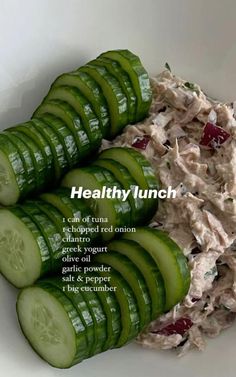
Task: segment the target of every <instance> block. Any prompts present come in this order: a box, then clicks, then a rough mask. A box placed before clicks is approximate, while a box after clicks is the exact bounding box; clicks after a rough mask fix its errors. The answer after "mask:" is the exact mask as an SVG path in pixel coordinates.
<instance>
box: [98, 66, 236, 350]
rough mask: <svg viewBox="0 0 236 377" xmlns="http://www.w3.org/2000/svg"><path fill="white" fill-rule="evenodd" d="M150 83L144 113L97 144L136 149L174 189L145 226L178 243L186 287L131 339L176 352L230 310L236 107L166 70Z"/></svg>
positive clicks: (235, 310) (235, 246)
mask: <svg viewBox="0 0 236 377" xmlns="http://www.w3.org/2000/svg"><path fill="white" fill-rule="evenodd" d="M152 89H153V103H152V106H151V111H150V116H149V118H147V119H145V121H143V122H141V123H138V124H136V125H130V126H128V127H126V129H125V130H124V133H123V134H122V135H121V136H118V137H117V138H116V139H115V140H114V141H113V142H107V141H104V143H103V146H102V148H103V149H105V148H107V147H111V146H129V147H133V148H137V149H138V150H139V151H141V152H142V153H143V154H144V155H145V156H146V157H147V158H148V159H149V161H150V162H151V164H152V166H153V167H154V169H155V172H156V175H157V177H158V179H159V181H160V187H161V188H164V189H167V188H168V187H169V186H172V188H174V189H175V190H176V191H177V196H176V198H174V199H173V198H172V199H166V200H162V201H161V202H160V206H159V209H158V211H157V213H156V215H155V216H154V218H153V221H152V223H151V224H150V226H151V227H156V228H159V229H163V230H165V231H166V232H167V233H168V234H169V236H170V237H171V238H172V239H174V240H175V241H176V242H177V243H178V244H179V245H180V246H181V247H182V249H183V251H184V254H185V255H186V256H187V258H188V262H189V267H190V269H191V286H190V290H189V292H188V295H187V297H186V298H185V300H184V301H183V302H182V303H180V304H178V305H177V306H175V308H174V309H173V310H171V311H170V312H168V313H166V314H165V315H163V316H161V317H160V318H158V319H157V320H156V321H154V322H152V323H151V324H150V326H149V327H148V328H147V329H146V330H145V331H144V332H143V333H141V334H140V335H139V337H138V339H137V341H138V343H141V344H142V345H144V346H146V347H150V348H157V349H158V348H159V349H172V348H175V349H177V351H178V354H180V355H183V354H184V353H186V352H187V351H188V350H189V349H192V348H198V349H199V350H203V349H204V347H205V343H206V339H207V337H214V336H216V335H218V334H219V333H220V332H221V331H222V330H223V329H226V328H227V327H229V326H231V325H232V323H233V322H234V319H235V316H236V241H235V240H236V120H235V118H236V117H235V113H236V107H235V104H234V103H233V104H232V103H231V104H225V103H220V102H218V101H215V100H213V99H211V98H209V97H207V96H206V95H205V94H204V92H203V91H202V90H201V88H200V87H199V86H198V85H197V84H193V83H190V82H186V81H184V80H182V79H180V78H178V77H176V76H175V75H173V74H172V73H171V72H170V70H168V69H166V70H165V71H164V72H162V73H161V74H160V75H158V76H157V77H155V78H153V79H152Z"/></svg>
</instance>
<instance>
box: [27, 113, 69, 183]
mask: <svg viewBox="0 0 236 377" xmlns="http://www.w3.org/2000/svg"><path fill="white" fill-rule="evenodd" d="M31 122H32V124H33V125H34V128H35V129H36V130H37V131H38V132H40V133H41V134H42V136H43V137H44V139H45V140H46V141H47V144H48V145H50V149H51V152H52V156H53V176H54V178H55V180H56V181H58V180H59V179H60V178H61V177H62V175H63V174H64V173H65V172H66V171H67V170H68V166H69V164H68V161H67V159H66V156H65V152H64V149H63V146H62V144H61V142H60V140H59V138H58V136H57V134H56V133H55V132H54V130H53V129H51V128H50V127H49V126H48V125H47V123H45V122H44V120H43V119H35V118H34V119H32V120H31Z"/></svg>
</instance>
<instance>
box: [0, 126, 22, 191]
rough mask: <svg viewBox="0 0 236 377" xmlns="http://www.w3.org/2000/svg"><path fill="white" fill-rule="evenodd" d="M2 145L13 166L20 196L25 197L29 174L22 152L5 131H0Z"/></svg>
mask: <svg viewBox="0 0 236 377" xmlns="http://www.w3.org/2000/svg"><path fill="white" fill-rule="evenodd" d="M0 146H1V151H2V152H3V153H4V155H5V156H6V157H7V159H8V161H9V162H10V164H11V166H12V170H13V172H14V175H15V179H16V182H17V185H18V189H19V194H20V198H24V197H25V196H26V194H27V175H26V172H25V169H24V165H23V161H22V159H21V157H20V154H19V152H18V150H17V149H16V148H15V146H14V144H12V143H11V141H10V139H9V138H8V136H7V135H5V134H4V133H3V132H1V133H0Z"/></svg>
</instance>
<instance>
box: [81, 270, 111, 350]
mask: <svg viewBox="0 0 236 377" xmlns="http://www.w3.org/2000/svg"><path fill="white" fill-rule="evenodd" d="M80 275H81V276H82V275H83V274H80ZM74 286H75V287H77V288H81V287H85V286H89V285H88V284H86V283H80V282H75V283H74ZM80 292H81V295H82V296H83V299H84V301H85V302H86V304H87V306H88V308H89V313H90V315H91V317H92V319H93V329H94V343H93V345H92V349H91V351H90V355H91V356H94V355H97V354H98V353H101V352H102V351H103V347H104V344H105V342H106V338H107V321H106V316H105V313H104V311H103V308H102V305H101V302H100V300H99V298H98V296H97V294H96V292H93V291H86V292H82V291H81V290H80Z"/></svg>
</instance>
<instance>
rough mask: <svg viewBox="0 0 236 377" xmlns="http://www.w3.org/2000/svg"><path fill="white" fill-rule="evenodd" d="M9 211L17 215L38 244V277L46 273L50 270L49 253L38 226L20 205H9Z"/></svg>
mask: <svg viewBox="0 0 236 377" xmlns="http://www.w3.org/2000/svg"><path fill="white" fill-rule="evenodd" d="M9 211H10V212H12V213H13V214H14V215H15V216H16V217H18V219H20V220H21V221H22V222H23V223H24V225H25V226H26V227H27V228H28V229H29V230H30V232H31V233H32V235H33V237H34V239H35V241H36V243H37V245H38V248H39V253H40V256H41V261H42V265H41V272H40V276H39V277H41V276H44V275H46V274H47V273H49V272H50V271H51V254H50V251H49V249H48V246H47V244H46V242H45V239H44V237H43V236H42V234H41V232H40V230H39V228H38V227H37V226H36V224H35V223H34V222H33V221H32V220H31V218H30V217H29V216H28V215H26V213H25V212H24V211H23V210H22V209H21V206H18V205H16V206H14V207H9Z"/></svg>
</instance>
